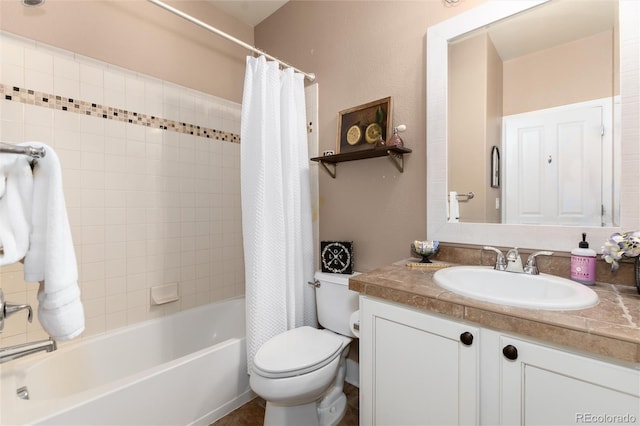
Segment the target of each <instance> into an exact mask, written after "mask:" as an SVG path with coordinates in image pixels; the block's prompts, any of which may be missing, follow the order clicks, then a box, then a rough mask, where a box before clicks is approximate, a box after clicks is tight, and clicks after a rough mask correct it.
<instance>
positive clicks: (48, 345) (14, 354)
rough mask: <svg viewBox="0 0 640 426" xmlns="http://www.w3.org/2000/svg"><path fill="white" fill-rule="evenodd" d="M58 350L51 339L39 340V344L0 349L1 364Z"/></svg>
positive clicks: (33, 343) (23, 344)
mask: <svg viewBox="0 0 640 426" xmlns="http://www.w3.org/2000/svg"><path fill="white" fill-rule="evenodd" d="M56 349H58V345H57V344H56V341H55V340H53V338H51V337H49V338H48V339H47V340H38V341H37V342H31V343H22V344H20V345H15V346H9V347H7V348H0V364H2V363H4V362H7V361H12V360H14V359H18V358H22V357H23V356H27V355H31V354H35V353H38V352H52V351H55V350H56Z"/></svg>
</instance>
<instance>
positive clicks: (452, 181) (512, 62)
mask: <svg viewBox="0 0 640 426" xmlns="http://www.w3.org/2000/svg"><path fill="white" fill-rule="evenodd" d="M617 17H618V1H617V0H597V1H587V2H581V3H580V6H579V13H576V4H575V2H571V1H567V0H559V1H551V2H548V3H544V4H542V5H540V6H537V7H534V8H532V9H529V10H527V11H524V12H521V13H519V14H517V15H514V16H510V17H508V18H506V19H503V20H501V21H498V22H494V23H491V24H489V25H486V26H483V27H482V28H480V29H477V30H475V31H471V32H469V33H466V34H463V35H461V36H458V37H456V38H454V39H451V40H449V42H448V46H449V49H448V65H449V68H448V76H447V78H448V85H447V98H448V104H449V109H448V117H447V118H448V120H447V130H448V141H447V151H448V157H447V161H448V176H447V184H448V190H449V191H457V192H458V193H460V194H464V193H468V192H473V193H474V198H473V199H471V200H467V199H466V198H463V197H462V196H458V198H459V199H460V200H458V199H451V200H450V203H453V204H454V207H455V209H457V211H458V217H457V218H455V219H456V220H459V221H461V222H480V223H521V224H524V223H530V224H543V223H544V224H554V225H592V226H601V225H603V226H604V225H608V226H612V225H613V224H614V223H617V220H616V216H617V215H619V204H618V200H617V199H616V202H615V205H614V200H613V198H614V194H616V193H617V191H615V188H619V182H617V181H616V182H615V184H614V177H613V171H614V169H616V168H615V167H613V161H612V160H614V157H613V155H614V153H615V154H617V158H616V160H617V162H618V163H619V144H618V146H617V147H615V148H614V141H615V138H614V129H615V123H616V122H618V123H619V121H618V120H619V117H614V116H613V112H614V111H616V109H614V108H613V105H614V96H615V95H618V94H619V87H618V84H617V83H618V79H617V78H614V76H616V75H617V74H618V72H617V70H618V68H619V67H618V55H617V54H616V55H614V50H615V49H614V45H615V44H616V43H617V32H618V24H617ZM540 28H544V31H540ZM618 111H619V110H618ZM603 129H604V131H603ZM618 142H619V141H618ZM492 151H493V154H494V157H495V158H494V162H492V158H491V154H492ZM500 153H501V154H502V157H501V159H502V161H501V162H500V163H497V162H496V161H495V160H497V157H499V154H500ZM480 158H483V159H484V160H483V161H477V160H478V159H480ZM494 163H495V164H494ZM492 164H494V171H493V174H492V170H491V165H492ZM617 169H619V167H618V168H617ZM500 175H502V182H499V181H500ZM492 177H493V178H494V181H493V182H492V181H491V178H492ZM551 201H553V202H551Z"/></svg>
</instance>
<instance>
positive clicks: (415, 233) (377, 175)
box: [255, 0, 481, 271]
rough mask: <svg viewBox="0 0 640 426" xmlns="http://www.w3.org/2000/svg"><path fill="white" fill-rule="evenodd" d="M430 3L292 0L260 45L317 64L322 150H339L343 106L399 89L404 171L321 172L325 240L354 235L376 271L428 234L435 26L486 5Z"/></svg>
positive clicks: (301, 63) (263, 27)
mask: <svg viewBox="0 0 640 426" xmlns="http://www.w3.org/2000/svg"><path fill="white" fill-rule="evenodd" d="M480 3H481V1H480V0H464V1H461V2H459V3H458V4H457V5H456V6H454V7H451V6H447V5H446V4H445V3H444V2H443V1H442V0H427V1H375V2H373V1H371V2H369V1H339V2H337V1H292V2H290V3H287V4H286V5H285V6H284V7H283V8H281V9H280V10H279V11H277V12H276V13H275V14H273V15H272V16H271V17H269V18H268V19H267V20H265V21H264V22H262V23H261V24H259V25H258V26H257V27H256V29H255V40H256V45H257V46H258V47H260V48H263V49H265V50H266V51H268V52H269V53H271V54H273V55H275V56H278V57H281V58H286V59H287V61H288V62H290V63H291V64H293V65H295V66H296V67H298V68H300V69H302V70H304V71H306V72H314V73H316V75H317V77H318V84H319V89H320V93H319V105H320V107H319V121H320V122H319V123H318V129H319V135H320V151H323V150H326V149H335V145H336V142H335V141H336V129H337V115H338V112H339V111H341V110H344V109H347V108H350V107H353V106H356V105H360V104H363V103H366V102H369V101H373V100H376V99H380V98H383V97H386V96H392V97H393V102H394V113H393V122H394V123H396V124H406V125H407V131H406V132H404V133H402V134H401V136H402V138H403V139H404V142H405V146H407V147H409V148H411V149H412V150H413V152H412V153H411V154H410V155H407V156H405V171H404V173H399V172H398V171H397V170H396V169H395V167H394V166H393V164H391V162H390V161H389V160H388V159H386V158H378V159H371V160H360V161H353V162H347V163H341V164H338V168H337V178H336V179H332V178H331V177H329V175H328V174H327V173H324V172H323V171H320V172H319V174H320V197H321V199H320V203H321V204H320V238H321V239H323V240H329V239H345V240H353V241H354V245H355V247H354V252H355V267H356V269H357V270H359V271H367V270H370V269H373V268H376V267H378V266H381V265H384V264H388V263H390V262H393V261H396V260H399V259H402V258H403V257H407V256H409V255H410V254H411V252H410V248H409V245H410V243H411V242H413V240H416V239H424V238H425V237H426V146H425V144H426V136H425V135H426V129H425V121H426V111H425V105H426V101H425V99H426V97H425V96H426V93H425V37H426V31H427V28H428V27H429V26H430V25H433V24H435V23H437V22H440V21H443V20H445V19H447V18H449V17H452V16H454V15H456V14H458V13H460V12H462V11H464V10H468V9H470V8H471V7H473V6H476V5H478V4H480Z"/></svg>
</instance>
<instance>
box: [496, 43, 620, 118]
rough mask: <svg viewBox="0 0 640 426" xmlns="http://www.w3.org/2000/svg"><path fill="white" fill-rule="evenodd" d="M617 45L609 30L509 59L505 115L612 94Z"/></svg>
mask: <svg viewBox="0 0 640 426" xmlns="http://www.w3.org/2000/svg"><path fill="white" fill-rule="evenodd" d="M613 47H614V40H613V34H612V31H605V32H602V33H599V34H595V35H593V36H591V37H587V38H584V39H581V40H577V41H574V42H571V43H566V44H563V45H560V46H557V47H554V48H551V49H547V50H543V51H540V52H536V53H532V54H530V55H526V56H522V57H520V58H516V59H513V60H510V61H505V63H504V94H505V98H504V115H511V114H518V113H522V112H527V111H535V110H538V109H544V108H551V107H554V106H559V105H566V104H571V103H577V102H583V101H588V100H591V99H599V98H605V97H609V96H612V93H613V92H614V81H613V76H614V71H615V70H614V57H613ZM615 67H616V70H617V65H616V66H615Z"/></svg>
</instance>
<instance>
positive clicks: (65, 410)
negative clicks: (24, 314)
mask: <svg viewBox="0 0 640 426" xmlns="http://www.w3.org/2000/svg"><path fill="white" fill-rule="evenodd" d="M244 335H245V315H244V299H243V298H237V299H231V300H226V301H223V302H218V303H213V304H210V305H206V306H202V307H199V308H195V309H191V310H188V311H184V312H180V313H178V314H175V315H171V316H168V317H163V318H158V319H154V320H151V321H146V322H144V323H140V324H137V325H133V326H129V327H125V328H122V329H119V330H115V331H113V332H109V333H107V334H104V335H100V336H96V337H92V338H89V339H86V340H83V341H80V342H78V343H77V344H69V345H66V346H64V347H63V348H61V349H58V350H57V351H56V352H51V353H49V354H42V355H39V356H37V357H35V358H32V359H29V358H28V357H26V358H22V359H20V360H16V361H12V362H9V363H5V364H3V365H2V377H1V384H0V388H1V392H2V395H1V399H0V424H2V425H17V424H52V425H53V424H57V425H187V424H202V425H207V424H209V423H211V422H213V421H215V420H217V419H219V418H220V417H222V416H224V415H225V414H227V413H228V412H230V411H232V410H234V409H235V408H237V407H239V406H241V405H242V404H244V403H246V402H247V401H250V400H251V399H252V398H253V397H254V396H255V395H254V394H253V393H252V392H251V390H250V387H249V376H248V375H247V373H246V364H247V362H246V352H245V338H244ZM22 386H26V387H27V389H28V392H29V400H23V399H20V398H18V396H17V395H16V390H17V389H18V388H20V387H22Z"/></svg>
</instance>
